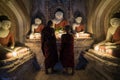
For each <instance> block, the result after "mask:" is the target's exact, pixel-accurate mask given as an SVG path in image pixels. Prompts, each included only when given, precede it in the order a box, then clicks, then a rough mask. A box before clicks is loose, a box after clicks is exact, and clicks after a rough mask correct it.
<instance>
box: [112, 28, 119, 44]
mask: <svg viewBox="0 0 120 80" xmlns="http://www.w3.org/2000/svg"><path fill="white" fill-rule="evenodd" d="M112 42H115V43H116V42H117V44H120V26H119V27H118V28H117V29H116V31H115V33H114V34H113V38H112Z"/></svg>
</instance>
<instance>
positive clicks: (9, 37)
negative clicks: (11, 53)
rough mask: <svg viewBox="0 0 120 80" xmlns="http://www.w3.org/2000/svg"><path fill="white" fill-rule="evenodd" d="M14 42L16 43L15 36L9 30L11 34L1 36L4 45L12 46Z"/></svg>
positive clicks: (0, 40) (0, 41) (1, 42)
mask: <svg viewBox="0 0 120 80" xmlns="http://www.w3.org/2000/svg"><path fill="white" fill-rule="evenodd" d="M13 43H14V36H13V34H12V33H11V32H9V34H8V35H7V37H5V38H1V37H0V44H1V45H3V46H10V45H11V44H13Z"/></svg>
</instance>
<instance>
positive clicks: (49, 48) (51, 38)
mask: <svg viewBox="0 0 120 80" xmlns="http://www.w3.org/2000/svg"><path fill="white" fill-rule="evenodd" d="M41 42H42V51H43V54H44V56H45V61H44V62H45V68H46V69H48V68H53V67H54V65H55V64H56V63H57V62H58V54H57V45H56V38H55V34H54V29H53V28H49V27H45V28H44V29H43V30H42V33H41Z"/></svg>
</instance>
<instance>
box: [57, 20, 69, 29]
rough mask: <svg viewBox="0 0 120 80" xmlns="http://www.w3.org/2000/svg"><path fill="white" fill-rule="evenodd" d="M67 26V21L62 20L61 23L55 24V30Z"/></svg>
mask: <svg viewBox="0 0 120 80" xmlns="http://www.w3.org/2000/svg"><path fill="white" fill-rule="evenodd" d="M66 25H68V22H67V20H62V21H61V22H60V23H58V24H55V28H59V27H62V28H63V27H65V26H66Z"/></svg>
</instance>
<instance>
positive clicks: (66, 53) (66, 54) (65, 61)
mask: <svg viewBox="0 0 120 80" xmlns="http://www.w3.org/2000/svg"><path fill="white" fill-rule="evenodd" d="M60 61H61V63H62V65H63V67H74V38H73V36H72V35H71V34H63V35H62V37H61V51H60Z"/></svg>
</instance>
